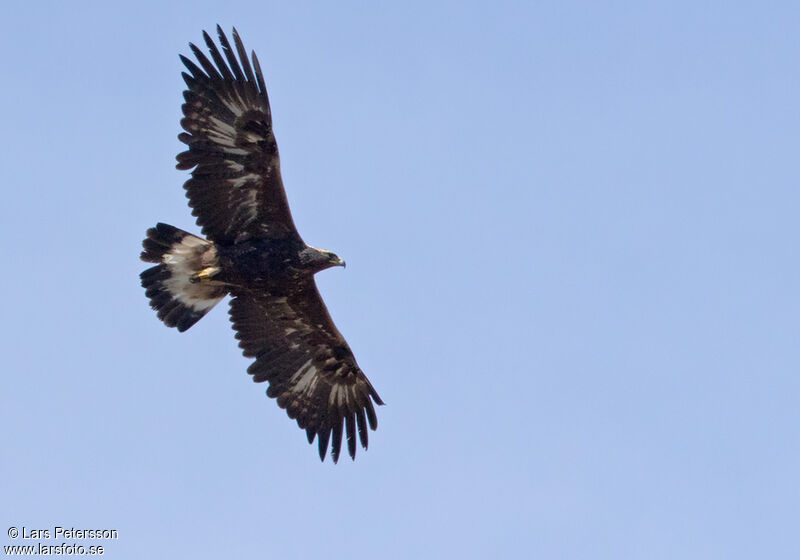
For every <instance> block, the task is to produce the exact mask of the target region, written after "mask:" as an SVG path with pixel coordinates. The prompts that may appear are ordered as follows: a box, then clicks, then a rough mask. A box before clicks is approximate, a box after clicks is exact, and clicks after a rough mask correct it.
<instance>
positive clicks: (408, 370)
mask: <svg viewBox="0 0 800 560" xmlns="http://www.w3.org/2000/svg"><path fill="white" fill-rule="evenodd" d="M217 23H220V24H222V25H223V27H224V28H225V29H226V30H228V31H230V28H231V26H233V25H235V26H237V28H238V30H239V32H240V33H241V35H242V37H243V39H244V42H245V45H246V47H247V48H248V49H254V50H256V52H257V53H258V54H259V58H260V60H261V63H262V66H263V68H264V73H265V77H266V82H267V86H268V88H269V91H270V98H271V101H272V108H273V113H274V125H275V131H276V135H277V138H278V143H279V146H280V150H281V155H282V170H283V178H284V182H285V184H286V187H287V191H288V197H289V201H290V203H291V206H292V210H293V213H294V217H295V221H296V223H297V225H298V228H299V229H300V232H301V234H302V235H303V237H304V238H305V239H306V241H308V242H309V243H311V244H313V245H316V246H320V247H325V248H327V249H331V250H333V251H335V252H337V253H338V254H339V255H341V256H342V257H343V258H344V259H346V261H347V263H348V266H347V269H344V270H343V269H333V270H329V271H326V272H323V273H321V274H320V275H318V277H317V281H318V284H319V286H320V290H321V291H322V293H323V295H324V297H325V300H326V302H327V304H328V307H329V308H330V310H331V314H332V316H333V318H334V320H335V321H336V323H337V325H338V326H339V328H340V330H341V331H342V332H343V334H344V335H345V336H346V337H347V339H348V341H349V343H350V345H351V346H352V348H353V350H354V352H355V353H356V356H357V358H358V360H359V363H360V365H361V366H362V368H363V369H364V370H365V372H366V373H367V374H368V375H369V377H370V379H371V380H372V382H373V384H374V385H375V387H376V389H377V390H378V392H379V393H380V395H381V396H382V397H383V399H384V400H385V401H386V403H387V406H385V407H382V408H380V409H379V410H378V415H379V428H378V431H377V432H374V433H371V435H370V449H369V451H367V452H363V451H362V450H360V449H359V454H358V456H357V458H356V461H355V462H351V461H350V459H349V458H348V457H343V458H342V460H340V462H339V464H338V465H334V464H333V463H331V462H330V459H328V460H327V461H326V462H325V463H320V461H319V458H318V457H317V452H316V448H315V447H312V446H309V445H308V443H307V442H306V439H305V434H304V433H303V432H302V431H300V430H299V429H298V428H297V426H296V425H295V423H294V422H293V421H291V420H289V419H288V418H287V417H286V415H285V413H284V412H283V411H282V410H280V409H278V407H277V406H276V404H275V402H274V401H272V400H270V399H268V398H267V397H266V396H265V394H264V392H265V390H266V386H265V385H256V384H253V383H252V382H251V380H250V378H249V376H248V375H247V374H246V373H245V370H246V368H247V366H248V363H249V361H248V360H246V359H244V358H243V357H242V356H241V353H240V350H239V349H238V348H237V345H236V341H235V340H234V338H233V332H232V331H231V328H230V324H229V320H228V316H227V303H223V304H221V305H220V306H219V308H217V309H215V310H214V311H213V312H211V313H210V314H209V316H207V317H206V318H204V319H203V320H202V321H201V322H200V323H198V324H197V325H196V326H195V327H193V328H192V329H191V330H190V331H188V332H187V333H184V334H179V333H178V332H176V331H175V330H172V329H167V328H166V327H164V326H163V324H161V323H160V322H159V321H158V319H157V318H156V316H155V313H154V312H153V311H151V310H150V309H149V307H148V305H147V301H146V299H145V297H144V293H143V290H142V289H141V287H140V286H139V279H138V274H139V272H140V271H141V270H142V269H143V268H144V267H145V266H146V265H145V264H143V263H140V262H139V261H138V255H139V251H140V243H141V239H142V238H143V236H144V232H145V230H146V229H147V228H148V227H150V226H152V225H154V224H155V223H156V222H157V221H165V222H168V223H171V224H174V225H176V226H179V227H182V228H185V229H188V230H190V231H193V232H197V231H198V229H197V228H196V226H195V225H194V222H193V220H192V218H191V216H190V213H189V208H188V206H187V205H186V200H185V198H184V194H183V190H182V188H181V185H182V184H183V182H184V180H185V179H186V178H187V174H186V173H185V172H179V171H177V170H175V169H174V156H175V154H176V153H178V152H179V151H180V150H181V149H182V145H181V144H180V143H179V142H178V140H177V134H178V132H179V125H178V120H179V117H180V104H181V102H182V97H181V92H182V90H183V82H182V80H181V78H180V71H181V64H180V61H179V60H178V54H179V53H184V54H188V52H189V50H188V46H187V44H188V42H189V41H193V42H197V43H199V42H201V41H202V37H201V31H202V30H203V29H208V30H213V27H214V25H215V24H217ZM0 47H2V49H0V51H1V52H2V53H3V56H2V59H3V63H2V87H0V102H2V107H3V116H2V123H3V124H2V139H1V140H0V143H1V144H2V149H1V150H0V185H1V188H2V193H3V196H2V203H1V204H0V233H1V235H0V244H1V245H2V247H1V249H2V253H1V254H2V262H3V271H2V274H0V284H1V285H2V286H1V287H2V292H3V295H4V303H3V320H2V326H1V327H0V329H1V330H2V333H0V334H2V336H0V356H2V357H1V358H0V360H2V362H1V363H2V377H1V379H2V389H1V390H0V422H2V434H1V435H0V523H2V527H0V529H1V530H0V544H2V545H7V544H12V543H16V544H26V543H25V542H24V541H22V540H21V539H17V540H12V539H10V538H8V536H7V535H6V531H7V528H8V527H11V526H17V527H19V528H22V527H23V526H24V527H26V528H28V529H30V528H49V529H51V530H52V528H53V527H54V526H57V525H59V526H65V527H76V528H114V529H117V530H118V531H119V539H118V540H116V541H101V542H99V543H98V542H97V541H92V542H90V541H80V542H81V544H83V545H86V546H88V545H91V544H103V545H105V547H106V554H105V557H107V558H113V559H117V558H119V559H142V558H274V559H295V558H312V557H325V558H380V559H383V558H386V559H395V558H397V559H408V558H447V557H450V558H456V557H458V558H503V557H508V558H559V559H585V558H593V559H598V558H599V559H615V560H616V559H620V558H647V559H676V558H681V559H687V558H692V559H693V558H697V559H703V560H708V559H717V558H719V559H730V558H798V557H800V537H798V527H799V526H800V525H799V524H798V523H799V522H800V481H799V480H798V477H799V476H800V475H799V474H798V473H800V435H798V434H799V433H800V413H799V412H798V400H800V377H798V374H800V344H799V343H800V336H799V333H800V319H799V317H800V298H799V297H798V289H799V287H800V264H798V263H799V262H800V251H799V250H798V240H800V225H798V211H800V168H799V167H798V161H800V159H799V158H798V152H799V150H800V71H799V70H798V68H800V8H798V6H797V4H796V3H794V2H769V3H766V4H765V3H762V2H696V1H691V2H689V1H677V2H676V1H669V2H666V1H665V2H599V3H598V2H572V1H566V2H564V1H559V2H519V3H512V2H496V3H491V4H490V3H486V2H421V1H420V2H403V3H400V2H362V3H349V2H336V3H334V2H330V3H300V2H291V3H290V2H269V1H266V2H264V1H258V2H240V3H236V4H235V5H234V6H226V5H225V3H221V2H219V1H213V2H212V1H203V0H201V1H193V2H180V3H178V2H174V3H172V2H148V1H145V2H137V3H125V4H118V3H113V2H92V3H86V2H58V3H56V2H52V3H39V2H25V3H21V2H20V3H15V5H14V6H13V8H12V7H10V6H8V7H6V10H5V13H4V14H3V18H2V19H0ZM61 540H63V539H61ZM61 540H56V539H52V540H49V541H43V542H44V544H59V543H60V542H61ZM35 542H36V541H34V543H35ZM69 542H72V541H69Z"/></svg>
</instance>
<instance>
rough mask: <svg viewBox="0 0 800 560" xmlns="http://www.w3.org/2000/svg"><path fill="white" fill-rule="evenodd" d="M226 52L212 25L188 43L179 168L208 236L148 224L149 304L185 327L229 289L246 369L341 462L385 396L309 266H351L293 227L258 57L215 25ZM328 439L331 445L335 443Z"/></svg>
mask: <svg viewBox="0 0 800 560" xmlns="http://www.w3.org/2000/svg"><path fill="white" fill-rule="evenodd" d="M217 32H218V34H219V41H220V45H221V46H222V49H221V50H220V49H219V48H218V47H217V46H216V44H215V43H214V42H213V40H212V39H211V37H210V36H209V35H208V34H207V33H205V32H204V33H203V38H204V39H205V43H206V45H207V47H208V51H209V55H210V59H209V57H207V56H206V55H205V54H204V53H203V52H202V51H201V50H200V49H199V48H197V47H196V46H195V45H192V44H190V48H191V50H192V52H193V53H194V56H195V58H196V60H197V63H194V62H193V61H191V60H190V59H188V58H186V57H183V56H181V60H182V61H183V63H184V65H185V66H186V68H187V70H188V73H184V74H183V77H184V80H185V82H186V85H187V88H188V89H187V90H186V91H184V99H185V103H184V104H183V114H184V118H183V119H182V120H181V126H182V127H183V129H184V130H185V131H186V132H184V133H181V134H180V135H179V139H180V140H181V141H182V142H183V143H185V144H186V145H187V146H188V149H187V150H186V151H185V152H183V153H181V154H179V155H178V156H177V160H178V165H177V167H178V169H187V170H188V169H191V170H192V176H191V178H190V179H189V180H188V181H186V183H185V184H184V188H185V189H186V196H187V197H188V199H189V206H191V208H192V214H193V215H194V216H196V218H197V224H198V225H199V226H201V229H202V233H203V234H204V235H205V236H206V237H207V239H203V238H201V237H197V236H194V235H192V234H189V233H187V232H184V231H182V230H179V229H177V228H174V227H172V226H168V225H166V224H158V225H157V226H156V227H154V228H151V229H150V230H148V232H147V239H145V241H144V242H143V246H144V251H143V253H142V260H145V261H147V262H153V263H157V264H156V266H154V267H151V268H149V269H148V270H145V271H144V272H143V273H142V274H141V280H142V285H143V286H144V287H145V289H146V295H147V296H148V298H150V303H151V306H152V307H153V308H154V309H156V310H157V311H158V315H159V318H161V319H162V320H163V321H164V322H165V323H166V324H167V325H168V326H173V327H177V328H178V330H181V331H184V330H186V329H188V328H189V327H191V326H192V325H193V324H194V323H196V322H197V321H198V320H199V319H200V318H202V317H203V315H205V313H207V312H208V311H209V310H210V309H211V308H212V307H213V306H214V305H215V304H216V303H218V302H219V301H220V300H221V299H222V298H223V297H224V296H225V295H226V294H230V295H231V296H233V299H232V300H231V308H230V316H231V321H232V323H233V328H234V330H235V331H236V338H237V339H239V346H240V347H241V348H242V350H243V352H244V355H245V356H246V357H250V358H255V361H254V362H253V364H252V365H251V366H250V368H249V369H248V373H250V374H251V375H252V376H253V380H254V381H256V382H262V381H267V382H268V383H269V388H268V390H267V395H268V396H270V397H272V398H275V399H276V400H277V402H278V405H279V406H280V407H281V408H284V409H286V412H287V414H288V415H289V417H290V418H293V419H295V420H296V421H297V423H298V425H299V426H300V427H301V428H302V429H303V430H305V431H306V434H307V436H308V441H309V442H313V440H314V439H315V438H317V440H318V446H319V454H320V458H321V459H323V460H324V458H325V454H326V452H327V449H328V447H329V446H330V449H331V456H332V458H333V460H334V462H335V461H337V460H338V458H339V454H340V451H341V445H342V441H343V439H346V442H347V449H348V453H349V454H350V456H351V457H355V452H356V436H358V438H359V440H360V442H361V445H362V446H363V447H364V448H366V447H367V444H368V432H369V428H371V429H373V430H374V429H376V427H377V418H376V415H375V409H374V406H373V403H376V404H379V405H380V404H383V402H382V401H381V399H380V397H379V396H378V393H377V392H376V391H375V389H374V388H373V387H372V385H371V384H370V382H369V380H368V379H367V378H366V376H365V375H364V373H363V372H362V371H361V368H359V366H358V364H357V362H356V360H355V357H354V356H353V352H352V351H351V350H350V347H349V346H348V345H347V342H346V341H345V339H344V337H343V336H342V335H341V333H339V331H338V329H337V328H336V326H335V325H334V324H333V321H332V320H331V317H330V315H329V314H328V310H327V308H326V307H325V303H324V302H323V300H322V297H321V296H320V294H319V292H318V290H317V287H316V284H315V282H314V274H316V273H317V272H319V271H321V270H324V269H326V268H329V267H331V266H344V261H342V260H341V259H340V258H339V257H337V256H336V255H335V254H333V253H331V252H329V251H324V250H321V249H316V248H313V247H310V246H308V245H306V244H305V243H304V242H303V240H302V238H301V237H300V235H299V234H298V232H297V229H296V228H295V226H294V222H293V220H292V216H291V212H290V211H289V205H288V202H287V199H286V192H285V191H284V188H283V182H282V180H281V174H280V161H279V155H278V146H277V143H276V141H275V136H274V134H273V131H272V117H271V113H270V106H269V100H268V98H267V90H266V87H265V85H264V78H263V75H262V72H261V67H260V65H259V63H258V59H257V58H256V56H255V53H253V54H252V65H251V64H250V62H249V61H248V57H247V53H246V51H245V49H244V46H243V45H242V41H241V39H240V38H239V35H238V33H237V32H236V30H235V29H234V30H233V43H234V46H233V47H232V46H231V44H230V43H229V42H228V39H227V37H226V36H225V34H224V33H223V32H222V30H221V29H220V28H219V26H218V27H217ZM329 444H330V445H329Z"/></svg>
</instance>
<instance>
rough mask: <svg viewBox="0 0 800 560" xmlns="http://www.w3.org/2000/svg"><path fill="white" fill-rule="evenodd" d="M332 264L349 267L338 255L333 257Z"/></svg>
mask: <svg viewBox="0 0 800 560" xmlns="http://www.w3.org/2000/svg"><path fill="white" fill-rule="evenodd" d="M330 262H331V265H332V266H344V267H346V266H347V264H346V263H345V262H344V261H343V260H342V259H341V257H339V256H338V255H332V256H331V260H330Z"/></svg>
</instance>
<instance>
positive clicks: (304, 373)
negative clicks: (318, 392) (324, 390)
mask: <svg viewBox="0 0 800 560" xmlns="http://www.w3.org/2000/svg"><path fill="white" fill-rule="evenodd" d="M311 362H312V360H311V359H309V360H308V361H307V362H306V363H304V364H303V365H302V366H300V369H298V370H297V371H296V372H294V374H292V376H291V377H290V378H289V383H291V384H292V391H293V392H297V393H306V392H311V391H313V390H314V388H315V387H316V385H317V381H318V377H317V367H316V366H314V365H311Z"/></svg>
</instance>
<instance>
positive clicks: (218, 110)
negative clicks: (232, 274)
mask: <svg viewBox="0 0 800 560" xmlns="http://www.w3.org/2000/svg"><path fill="white" fill-rule="evenodd" d="M217 32H218V33H219V42H220V44H221V45H222V52H220V50H219V49H218V48H217V46H216V45H215V44H214V41H213V40H212V39H211V37H209V35H208V33H206V32H205V31H204V32H203V38H204V39H205V42H206V45H207V46H208V51H209V53H210V55H211V59H212V60H209V59H208V57H206V55H204V54H203V52H202V51H201V50H200V49H199V48H197V47H196V46H195V45H193V44H191V43H190V44H189V46H190V48H191V49H192V52H193V53H194V55H195V57H196V59H197V62H198V63H199V65H200V66H198V65H197V64H195V63H194V62H192V61H191V60H189V59H188V58H186V57H185V56H181V60H182V61H183V63H184V64H185V65H186V68H187V69H188V70H189V73H188V74H187V73H186V72H184V73H183V79H184V81H185V82H186V85H187V87H188V89H187V90H186V91H184V92H183V97H184V100H185V103H184V104H183V114H184V118H183V119H182V120H181V126H182V127H183V129H184V130H185V131H186V132H184V133H181V134H180V135H179V136H178V138H179V139H180V141H181V142H183V143H184V144H186V145H187V146H188V147H189V149H188V150H186V151H185V152H183V153H181V154H179V155H178V156H177V160H178V165H177V167H178V169H192V168H194V171H192V178H191V179H189V180H188V181H186V183H185V184H184V188H185V189H186V196H187V197H188V198H189V206H191V207H192V209H193V210H192V214H193V215H194V216H196V217H197V224H198V225H199V226H201V227H202V229H203V234H204V235H205V236H206V237H208V238H210V239H212V240H213V241H217V242H221V243H228V244H229V243H235V242H238V241H242V240H245V239H250V238H286V237H289V236H295V237H297V238H298V239H299V235H298V233H297V230H296V229H295V226H294V222H293V221H292V215H291V212H290V211H289V204H288V202H287V200H286V192H285V191H284V189H283V182H282V181H281V171H280V160H279V156H278V145H277V143H276V142H275V135H274V134H273V132H272V115H271V114H270V108H269V99H268V98H267V89H266V87H265V86H264V77H263V76H262V74H261V66H260V65H259V63H258V58H256V55H255V53H252V57H253V66H252V67H251V65H250V62H249V61H248V59H247V53H246V51H245V50H244V45H242V40H241V39H240V38H239V34H238V33H237V32H236V29H234V30H233V42H234V45H235V47H236V51H235V52H234V50H233V49H232V48H231V45H230V43H229V42H228V38H227V37H226V36H225V34H224V33H223V32H222V29H221V28H220V27H219V26H217ZM223 54H224V58H223ZM237 54H238V60H237ZM212 61H213V62H212ZM226 61H227V62H226ZM240 62H241V64H240ZM253 68H255V72H254V71H253Z"/></svg>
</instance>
